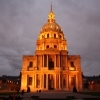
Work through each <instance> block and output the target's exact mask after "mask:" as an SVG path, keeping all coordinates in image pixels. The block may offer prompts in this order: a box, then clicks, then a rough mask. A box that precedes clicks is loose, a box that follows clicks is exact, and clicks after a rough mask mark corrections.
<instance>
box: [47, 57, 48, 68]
mask: <svg viewBox="0 0 100 100" xmlns="http://www.w3.org/2000/svg"><path fill="white" fill-rule="evenodd" d="M47 67H48V55H47Z"/></svg>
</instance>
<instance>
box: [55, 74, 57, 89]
mask: <svg viewBox="0 0 100 100" xmlns="http://www.w3.org/2000/svg"><path fill="white" fill-rule="evenodd" d="M56 88H57V86H56V74H55V89H56Z"/></svg>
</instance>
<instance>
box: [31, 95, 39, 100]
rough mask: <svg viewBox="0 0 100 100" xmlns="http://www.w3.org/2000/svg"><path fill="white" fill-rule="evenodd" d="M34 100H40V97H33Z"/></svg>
mask: <svg viewBox="0 0 100 100" xmlns="http://www.w3.org/2000/svg"><path fill="white" fill-rule="evenodd" d="M31 98H32V100H39V96H31Z"/></svg>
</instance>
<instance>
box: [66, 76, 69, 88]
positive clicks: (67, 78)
mask: <svg viewBox="0 0 100 100" xmlns="http://www.w3.org/2000/svg"><path fill="white" fill-rule="evenodd" d="M68 81H69V80H68V75H67V77H66V87H67V89H68Z"/></svg>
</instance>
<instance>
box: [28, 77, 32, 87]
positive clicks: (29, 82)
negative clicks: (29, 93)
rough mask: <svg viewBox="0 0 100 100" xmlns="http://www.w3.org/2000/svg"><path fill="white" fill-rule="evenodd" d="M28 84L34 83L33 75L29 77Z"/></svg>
mask: <svg viewBox="0 0 100 100" xmlns="http://www.w3.org/2000/svg"><path fill="white" fill-rule="evenodd" d="M28 85H32V77H28Z"/></svg>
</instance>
